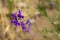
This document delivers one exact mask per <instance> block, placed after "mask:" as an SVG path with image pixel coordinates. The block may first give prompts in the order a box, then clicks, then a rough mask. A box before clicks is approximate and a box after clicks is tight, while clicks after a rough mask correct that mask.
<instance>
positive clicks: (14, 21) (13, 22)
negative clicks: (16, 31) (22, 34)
mask: <svg viewBox="0 0 60 40" xmlns="http://www.w3.org/2000/svg"><path fill="white" fill-rule="evenodd" d="M11 23H12V24H15V25H16V26H20V23H19V22H18V20H11Z"/></svg>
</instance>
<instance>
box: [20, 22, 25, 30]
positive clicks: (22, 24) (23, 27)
mask: <svg viewBox="0 0 60 40" xmlns="http://www.w3.org/2000/svg"><path fill="white" fill-rule="evenodd" d="M21 26H22V30H25V29H26V28H25V23H24V22H21Z"/></svg>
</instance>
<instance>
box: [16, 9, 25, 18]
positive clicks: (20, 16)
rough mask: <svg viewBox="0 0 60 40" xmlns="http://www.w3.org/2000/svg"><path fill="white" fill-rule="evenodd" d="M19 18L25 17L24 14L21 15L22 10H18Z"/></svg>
mask: <svg viewBox="0 0 60 40" xmlns="http://www.w3.org/2000/svg"><path fill="white" fill-rule="evenodd" d="M17 16H18V17H19V18H24V16H23V15H21V12H20V10H19V11H18V15H17Z"/></svg>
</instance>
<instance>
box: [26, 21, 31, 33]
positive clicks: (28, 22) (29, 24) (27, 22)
mask: <svg viewBox="0 0 60 40" xmlns="http://www.w3.org/2000/svg"><path fill="white" fill-rule="evenodd" d="M26 24H28V28H26V31H27V32H29V30H30V27H31V25H32V24H31V22H30V21H29V20H27V21H26Z"/></svg>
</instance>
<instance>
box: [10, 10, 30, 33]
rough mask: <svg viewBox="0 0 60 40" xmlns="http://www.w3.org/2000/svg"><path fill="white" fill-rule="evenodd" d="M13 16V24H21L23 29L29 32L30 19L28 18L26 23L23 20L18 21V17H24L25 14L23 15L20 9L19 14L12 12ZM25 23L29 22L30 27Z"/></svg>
mask: <svg viewBox="0 0 60 40" xmlns="http://www.w3.org/2000/svg"><path fill="white" fill-rule="evenodd" d="M11 16H12V17H13V20H11V23H12V24H15V25H16V26H21V27H22V30H26V31H27V32H28V31H29V30H30V26H31V22H30V21H29V20H26V23H24V22H23V21H20V22H18V19H17V17H18V18H20V19H23V18H24V16H23V15H21V11H20V10H19V11H18V14H17V15H15V13H12V14H11ZM25 24H28V28H26V25H25Z"/></svg>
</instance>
